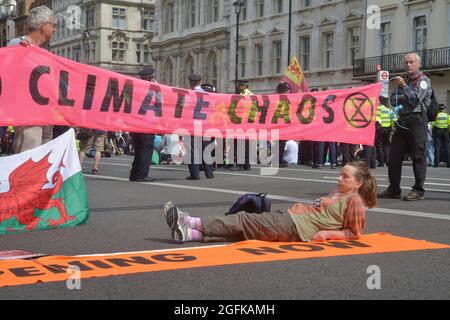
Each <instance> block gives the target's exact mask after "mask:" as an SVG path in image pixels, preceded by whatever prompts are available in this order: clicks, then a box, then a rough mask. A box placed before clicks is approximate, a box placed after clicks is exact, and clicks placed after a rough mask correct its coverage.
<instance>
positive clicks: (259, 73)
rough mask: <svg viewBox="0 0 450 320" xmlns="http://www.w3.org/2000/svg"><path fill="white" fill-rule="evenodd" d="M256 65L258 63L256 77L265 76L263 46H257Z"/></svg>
mask: <svg viewBox="0 0 450 320" xmlns="http://www.w3.org/2000/svg"><path fill="white" fill-rule="evenodd" d="M255 63H256V75H257V76H262V75H263V67H264V48H263V45H262V44H257V45H255Z"/></svg>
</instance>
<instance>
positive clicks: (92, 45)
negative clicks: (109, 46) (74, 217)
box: [91, 42, 96, 61]
mask: <svg viewBox="0 0 450 320" xmlns="http://www.w3.org/2000/svg"><path fill="white" fill-rule="evenodd" d="M95 57H96V51H95V42H91V59H92V61H95V59H96V58H95Z"/></svg>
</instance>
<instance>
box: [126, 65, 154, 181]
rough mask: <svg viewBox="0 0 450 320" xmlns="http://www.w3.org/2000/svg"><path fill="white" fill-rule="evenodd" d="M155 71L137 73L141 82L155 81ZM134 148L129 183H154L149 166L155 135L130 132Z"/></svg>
mask: <svg viewBox="0 0 450 320" xmlns="http://www.w3.org/2000/svg"><path fill="white" fill-rule="evenodd" d="M154 76H155V69H153V68H144V69H142V70H141V71H140V72H139V77H140V78H141V80H145V81H148V82H156V81H155V78H154ZM131 137H132V138H133V147H134V161H133V164H132V166H131V171H130V177H129V180H130V181H131V182H155V178H152V177H149V176H148V173H149V171H150V164H151V162H152V156H153V151H154V143H155V135H154V134H152V133H140V132H131Z"/></svg>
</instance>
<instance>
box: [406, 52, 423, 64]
mask: <svg viewBox="0 0 450 320" xmlns="http://www.w3.org/2000/svg"><path fill="white" fill-rule="evenodd" d="M409 56H414V58H416V60H417V61H418V62H419V63H422V59H421V58H420V56H419V54H418V53H417V52H410V53H408V54H407V55H405V59H406V58H407V57H409Z"/></svg>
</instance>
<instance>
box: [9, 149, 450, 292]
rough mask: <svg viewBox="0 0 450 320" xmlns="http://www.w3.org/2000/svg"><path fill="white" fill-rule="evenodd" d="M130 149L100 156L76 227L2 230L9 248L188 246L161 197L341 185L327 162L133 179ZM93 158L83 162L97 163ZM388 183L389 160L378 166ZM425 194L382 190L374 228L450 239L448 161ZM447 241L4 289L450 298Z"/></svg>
mask: <svg viewBox="0 0 450 320" xmlns="http://www.w3.org/2000/svg"><path fill="white" fill-rule="evenodd" d="M131 162H132V158H130V157H124V156H123V157H116V158H110V159H102V164H101V168H100V176H95V177H94V176H90V175H86V176H85V179H86V184H87V188H88V192H89V202H90V208H91V218H90V220H89V222H88V224H86V225H84V226H80V227H76V228H72V229H60V230H51V231H39V232H31V233H22V234H14V235H7V236H2V237H1V239H0V246H1V250H13V249H20V250H28V251H32V252H40V253H48V254H51V255H82V254H100V253H115V252H130V251H144V250H154V249H155V250H156V249H169V248H180V247H181V248H184V247H189V246H201V245H206V244H199V243H188V244H183V245H179V244H175V243H173V242H172V241H171V240H170V232H169V229H168V227H167V225H166V222H165V220H164V218H163V213H162V206H163V204H164V203H165V202H166V201H168V200H173V201H174V202H175V203H176V204H177V205H178V206H179V207H181V208H182V209H184V210H186V211H188V212H191V213H194V214H196V215H198V216H207V215H217V214H223V213H224V212H226V211H227V209H228V208H229V207H230V205H231V204H232V203H233V201H234V200H235V199H236V198H237V197H238V194H240V193H246V192H266V193H268V194H270V195H271V198H272V199H274V200H273V205H272V208H273V209H282V210H284V209H287V208H288V207H289V206H290V205H292V202H295V201H299V200H309V201H311V200H313V199H315V198H317V197H319V196H322V195H324V194H326V193H327V192H329V191H331V190H333V188H335V186H336V178H337V176H338V172H339V169H338V170H331V169H330V168H329V167H326V168H324V169H322V170H313V169H310V168H307V167H303V166H302V167H298V166H295V167H292V168H286V169H281V170H280V171H279V173H278V174H277V175H275V176H261V175H260V169H259V168H256V167H254V168H253V170H252V171H251V172H229V171H223V170H218V171H216V173H215V175H216V178H215V179H213V180H206V179H202V180H200V181H186V180H185V177H186V176H187V168H185V167H183V166H158V167H153V168H152V170H151V175H152V176H154V177H155V178H156V179H157V182H156V183H153V184H142V183H131V182H128V180H127V178H128V174H129V170H130V164H131ZM90 165H91V162H89V161H88V162H86V164H85V167H84V169H85V170H86V171H89V169H90ZM374 173H375V174H376V176H377V179H378V184H379V185H380V188H379V189H380V191H381V190H383V189H384V187H383V186H386V185H387V184H388V181H387V169H386V168H378V169H377V170H375V172H374ZM412 177H413V173H412V167H411V166H405V167H404V170H403V179H402V185H403V186H405V188H404V194H406V193H407V192H408V189H409V188H410V186H411V185H413V179H412ZM426 188H427V189H428V190H429V191H428V192H427V194H426V200H424V201H420V202H404V201H401V200H381V201H380V202H379V207H378V208H376V209H375V210H374V211H370V212H368V214H367V223H366V230H365V232H366V233H375V232H387V233H391V234H394V235H398V236H403V237H408V238H413V239H419V240H427V241H430V242H437V243H443V244H450V232H449V231H450V212H449V209H450V169H447V168H430V169H429V172H428V178H427V184H426ZM449 253H450V252H449V250H448V249H441V250H425V251H410V252H400V253H387V254H372V255H357V256H343V257H329V258H316V259H303V260H290V261H278V262H267V263H253V264H239V265H228V266H217V267H205V268H197V269H185V270H175V271H161V272H151V273H144V274H135V275H127V276H116V277H107V278H95V279H83V280H82V289H81V290H68V289H67V287H66V284H65V283H44V284H36V285H27V286H18V287H7V288H1V289H0V299H70V300H74V299H76V300H79V299H164V300H166V299H175V300H197V299H201V300H208V299H231V300H234V299H238V300H259V299H281V300H284V299H295V300H297V299H448V298H449V297H450V263H449V261H450V260H449V257H450V255H449ZM372 265H377V266H379V267H380V270H381V289H380V290H369V289H368V288H367V285H366V283H367V279H368V277H369V275H368V273H367V268H368V267H369V266H372Z"/></svg>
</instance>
